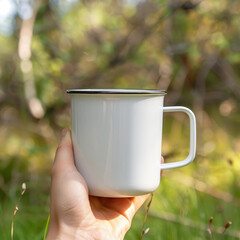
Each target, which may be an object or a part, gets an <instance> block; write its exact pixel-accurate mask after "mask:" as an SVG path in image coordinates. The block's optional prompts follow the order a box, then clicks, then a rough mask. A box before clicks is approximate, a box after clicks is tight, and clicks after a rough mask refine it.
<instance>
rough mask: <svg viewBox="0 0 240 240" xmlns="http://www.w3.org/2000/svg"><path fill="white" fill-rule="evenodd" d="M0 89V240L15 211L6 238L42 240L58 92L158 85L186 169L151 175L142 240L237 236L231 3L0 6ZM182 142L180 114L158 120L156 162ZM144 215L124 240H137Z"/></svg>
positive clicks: (236, 88)
mask: <svg viewBox="0 0 240 240" xmlns="http://www.w3.org/2000/svg"><path fill="white" fill-rule="evenodd" d="M7 9H8V10H9V9H10V10H11V11H10V10H9V14H8V15H6V13H7ZM0 84H1V85H0V86H1V87H0V122H1V124H0V239H1V240H8V239H9V240H10V239H11V224H12V217H13V212H14V209H15V206H16V204H17V203H18V209H19V210H18V211H17V213H16V215H15V217H14V229H13V239H16V240H17V239H21V240H22V239H24V240H38V239H43V236H44V231H45V226H46V222H47V219H48V216H49V190H50V170H51V166H52V163H53V159H54V153H55V150H56V147H57V145H58V142H59V137H60V132H61V129H62V128H65V127H69V128H70V127H71V123H70V97H69V96H68V95H67V94H66V90H67V89H70V88H137V89H138V88H140V89H166V90H167V91H168V94H167V95H166V97H165V105H166V106H168V105H183V106H186V107H189V108H191V109H192V110H193V112H194V113H195V115H196V118H197V128H198V129H197V133H198V136H197V138H198V144H197V156H196V159H195V162H194V163H192V164H191V165H189V166H187V167H184V168H181V169H174V170H166V171H165V172H164V173H163V175H162V178H161V184H160V186H159V188H158V190H157V191H156V192H154V194H153V201H152V204H151V206H150V209H149V212H148V218H147V221H146V223H145V226H144V228H145V233H146V234H145V235H144V236H143V239H146V240H147V239H151V240H160V239H161V240H188V239H189V240H190V239H194V240H202V239H206V240H213V239H215V240H221V239H224V240H235V239H240V127H239V126H240V2H239V1H238V0H221V1H219V0H211V1H208V0H202V1H201V0H115V1H114V0H102V1H99V0H88V1H85V0H51V1H47V0H42V1H41V0H35V1H34V0H19V1H15V0H1V1H0ZM188 139H189V129H188V119H187V118H186V117H185V115H182V114H166V115H165V116H164V135H163V153H162V154H163V156H164V157H165V161H166V162H168V161H177V160H182V159H183V158H185V157H186V155H187V154H188V144H189V140H188ZM23 182H25V183H26V191H25V193H24V195H23V196H22V198H21V200H20V201H19V202H18V199H19V197H20V196H21V186H22V183H23ZM146 209H147V203H146V204H145V206H144V207H143V208H142V209H141V210H140V211H139V212H138V213H137V215H136V216H135V218H134V220H133V224H132V228H131V229H130V231H129V232H128V233H127V235H126V240H131V239H141V233H142V225H143V222H144V216H145V212H146ZM148 228H149V229H148ZM148 230H149V231H148Z"/></svg>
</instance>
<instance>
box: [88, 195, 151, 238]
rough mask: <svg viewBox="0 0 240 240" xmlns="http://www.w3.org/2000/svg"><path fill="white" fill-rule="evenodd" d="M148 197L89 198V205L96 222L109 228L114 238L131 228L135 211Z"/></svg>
mask: <svg viewBox="0 0 240 240" xmlns="http://www.w3.org/2000/svg"><path fill="white" fill-rule="evenodd" d="M147 197H148V195H144V196H138V197H129V198H101V197H92V196H90V198H89V200H90V205H91V208H92V212H93V215H94V217H95V219H96V222H98V223H100V224H102V223H103V222H105V224H106V225H108V226H106V227H110V229H111V230H112V232H114V233H115V236H121V237H122V238H123V236H124V235H125V233H126V231H127V230H128V229H129V228H130V226H131V221H132V218H133V216H134V214H135V213H136V211H137V209H138V208H139V207H140V206H141V205H142V203H143V202H144V201H145V200H146V198H147Z"/></svg>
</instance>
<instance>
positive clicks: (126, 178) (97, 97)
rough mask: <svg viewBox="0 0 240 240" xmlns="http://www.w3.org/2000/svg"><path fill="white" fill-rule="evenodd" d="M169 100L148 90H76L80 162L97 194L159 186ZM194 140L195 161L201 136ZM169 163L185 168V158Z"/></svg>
mask: <svg viewBox="0 0 240 240" xmlns="http://www.w3.org/2000/svg"><path fill="white" fill-rule="evenodd" d="M163 99H164V96H157V95H144V94H127V95H126V94H123V95H117V94H72V95H71V108H72V138H73V145H74V155H75V162H76V166H77V168H78V170H79V171H80V173H81V174H82V175H83V177H84V179H85V180H86V182H87V184H88V187H89V191H90V194H91V195H95V196H104V197H127V196H136V195H141V194H145V193H149V192H152V191H154V190H155V189H156V188H157V187H158V185H159V183H160V170H161V163H160V161H161V145H162V144H161V142H162V119H163V109H164V108H163ZM194 119H195V118H194ZM194 119H191V121H192V122H194ZM191 130H192V131H193V130H194V126H193V128H191ZM194 137H195V138H196V135H194V136H193V138H194ZM191 142H192V146H191V147H192V148H191V149H192V150H191V151H192V153H194V154H190V155H191V156H190V157H191V159H190V158H189V159H190V160H191V161H192V160H193V159H192V158H194V156H195V152H194V151H196V150H194V146H193V145H194V144H195V148H196V141H195V142H194V141H193V139H192V138H191ZM189 159H188V160H184V161H185V162H184V164H185V165H186V164H188V163H189V162H191V161H189ZM163 166H164V165H163ZM163 166H162V168H164V167H163ZM165 166H166V167H165V169H168V168H173V167H180V166H181V162H177V163H176V164H175V165H174V166H173V165H171V166H169V165H168V166H167V165H165Z"/></svg>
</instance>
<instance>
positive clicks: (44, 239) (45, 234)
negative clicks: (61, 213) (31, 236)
mask: <svg viewBox="0 0 240 240" xmlns="http://www.w3.org/2000/svg"><path fill="white" fill-rule="evenodd" d="M49 220H50V214H49V215H48V219H47V222H46V226H45V230H44V236H43V240H46V237H47V232H48V225H49Z"/></svg>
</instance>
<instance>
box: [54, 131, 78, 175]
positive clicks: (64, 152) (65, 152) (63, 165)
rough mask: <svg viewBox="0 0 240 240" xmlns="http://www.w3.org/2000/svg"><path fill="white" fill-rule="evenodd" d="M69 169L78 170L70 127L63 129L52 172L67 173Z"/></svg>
mask: <svg viewBox="0 0 240 240" xmlns="http://www.w3.org/2000/svg"><path fill="white" fill-rule="evenodd" d="M69 170H74V171H75V170H76V167H75V164H74V156H73V145H72V138H71V135H70V131H69V129H64V130H63V131H62V136H61V140H60V143H59V146H58V148H57V151H56V155H55V159H54V164H53V168H52V173H54V172H57V173H66V171H69Z"/></svg>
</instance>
